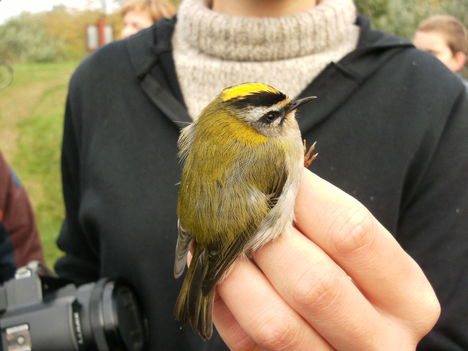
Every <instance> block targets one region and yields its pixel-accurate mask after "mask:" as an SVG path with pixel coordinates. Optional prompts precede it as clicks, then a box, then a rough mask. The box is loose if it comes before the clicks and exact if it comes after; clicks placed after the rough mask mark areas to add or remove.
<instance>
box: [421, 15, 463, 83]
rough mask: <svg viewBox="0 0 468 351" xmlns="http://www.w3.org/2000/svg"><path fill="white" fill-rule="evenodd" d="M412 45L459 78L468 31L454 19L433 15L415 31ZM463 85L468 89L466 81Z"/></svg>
mask: <svg viewBox="0 0 468 351" xmlns="http://www.w3.org/2000/svg"><path fill="white" fill-rule="evenodd" d="M413 43H414V45H415V46H416V47H417V48H418V49H420V50H423V51H426V52H428V53H430V54H432V55H434V56H435V57H437V58H438V59H439V60H440V61H441V62H442V63H443V64H444V65H446V66H447V67H448V68H449V69H450V70H451V71H452V72H454V73H456V74H458V75H459V76H460V78H461V75H460V72H461V70H462V69H463V67H464V66H465V64H466V57H467V54H468V30H467V29H466V27H465V26H464V25H463V23H461V22H460V21H459V20H457V19H456V18H455V17H453V16H449V15H435V16H431V17H429V18H427V19H425V20H424V21H422V22H421V23H420V24H419V26H418V29H417V30H416V33H415V35H414V38H413ZM462 80H463V79H462ZM463 83H464V84H465V86H466V87H467V88H468V81H466V80H463Z"/></svg>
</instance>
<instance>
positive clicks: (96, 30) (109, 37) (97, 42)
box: [86, 16, 114, 51]
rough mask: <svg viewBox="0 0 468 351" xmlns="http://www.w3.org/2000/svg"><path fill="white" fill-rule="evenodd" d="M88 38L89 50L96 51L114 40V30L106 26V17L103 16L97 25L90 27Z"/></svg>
mask: <svg viewBox="0 0 468 351" xmlns="http://www.w3.org/2000/svg"><path fill="white" fill-rule="evenodd" d="M86 37H87V41H86V42H87V47H88V50H89V51H94V50H97V49H99V48H100V47H101V46H104V45H106V44H109V43H110V42H111V41H113V40H114V29H113V28H112V26H111V25H110V24H106V18H105V16H101V17H99V19H98V20H97V22H96V24H89V25H88V27H87V28H86Z"/></svg>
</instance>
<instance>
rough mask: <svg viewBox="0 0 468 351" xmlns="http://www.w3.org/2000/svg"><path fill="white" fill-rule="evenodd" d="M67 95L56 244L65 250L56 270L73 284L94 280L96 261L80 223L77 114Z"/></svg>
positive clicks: (96, 254) (96, 270) (97, 266)
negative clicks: (61, 213) (62, 212)
mask: <svg viewBox="0 0 468 351" xmlns="http://www.w3.org/2000/svg"><path fill="white" fill-rule="evenodd" d="M70 100H71V98H70V96H69V97H68V99H67V106H66V110H65V122H64V132H63V142H62V187H63V196H64V202H65V219H64V221H63V224H62V229H61V232H60V236H59V238H58V241H57V243H58V246H59V248H60V249H61V250H63V251H64V252H65V256H63V257H62V258H60V259H59V260H58V261H57V263H56V265H55V270H56V272H57V273H58V274H59V275H60V276H61V277H63V278H67V279H70V280H72V281H74V282H75V283H78V284H80V283H85V282H89V281H94V280H97V279H98V277H99V260H98V253H97V252H96V249H93V247H92V246H91V245H90V243H89V241H88V238H87V237H86V233H84V232H83V229H82V227H81V225H80V222H79V210H80V194H81V193H80V152H79V151H80V147H79V140H80V138H79V127H78V126H77V121H76V119H77V118H78V117H77V114H76V115H74V114H73V108H72V103H71V101H70Z"/></svg>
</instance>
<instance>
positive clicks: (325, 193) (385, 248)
mask: <svg viewBox="0 0 468 351" xmlns="http://www.w3.org/2000/svg"><path fill="white" fill-rule="evenodd" d="M295 215H296V226H297V227H298V228H299V230H300V231H301V232H302V233H303V234H305V235H306V236H307V237H309V238H310V239H311V240H313V241H314V242H315V243H317V245H318V246H320V247H321V248H322V249H323V250H324V251H325V252H327V254H328V255H330V257H331V258H333V260H334V261H335V262H337V263H338V265H340V266H341V267H342V268H343V269H344V270H345V271H346V272H347V274H348V275H350V276H351V277H352V279H353V281H354V282H355V283H356V284H357V285H358V286H359V288H360V289H361V290H362V291H363V292H364V294H365V295H366V296H367V297H368V298H369V299H370V300H371V301H373V303H374V304H377V305H378V306H379V307H381V308H383V309H385V310H392V311H393V313H395V314H396V315H400V316H407V315H412V314H413V315H414V316H415V317H417V316H418V315H419V314H420V313H421V312H420V311H421V303H427V301H435V302H436V303H437V299H436V297H435V294H434V292H433V291H432V289H431V288H430V285H429V283H428V281H427V279H426V277H425V276H424V274H423V273H422V271H421V269H420V268H419V266H418V265H417V264H416V263H415V262H414V260H413V259H412V258H411V257H410V256H409V255H408V254H406V253H405V251H404V250H403V249H402V248H401V246H400V245H399V244H398V242H397V241H396V240H395V239H394V237H393V236H392V235H391V234H390V233H389V232H388V231H387V230H386V229H385V228H384V227H383V226H382V225H381V224H380V223H379V222H378V221H377V220H376V219H375V218H374V217H373V216H372V215H371V214H370V213H369V211H368V210H367V209H366V208H365V207H364V206H363V205H362V204H360V203H359V202H358V201H357V200H355V199H354V198H352V197H351V196H349V195H347V194H345V193H344V192H343V191H341V190H339V189H338V188H336V187H334V186H333V185H331V184H330V183H328V182H326V181H324V180H323V179H321V178H319V177H318V176H316V175H314V174H312V173H311V172H309V171H307V170H305V173H304V177H303V182H302V185H301V188H300V191H299V194H298V197H297V200H296V208H295ZM429 305H431V306H433V305H432V304H431V303H430V304H429Z"/></svg>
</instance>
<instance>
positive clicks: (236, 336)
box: [213, 294, 256, 350]
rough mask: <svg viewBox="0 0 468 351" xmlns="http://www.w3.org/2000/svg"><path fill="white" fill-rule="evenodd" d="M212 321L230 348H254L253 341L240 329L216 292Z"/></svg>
mask: <svg viewBox="0 0 468 351" xmlns="http://www.w3.org/2000/svg"><path fill="white" fill-rule="evenodd" d="M213 322H214V324H215V326H216V330H217V331H218V333H219V335H220V336H221V338H222V339H223V340H224V342H225V343H226V345H228V346H229V348H230V349H231V350H254V349H255V347H256V344H255V342H254V341H253V340H252V338H251V337H250V336H249V335H248V334H247V333H246V332H245V331H244V330H243V329H242V327H241V326H240V324H239V323H238V322H237V320H236V319H235V318H234V316H233V315H232V313H231V311H229V309H228V307H227V306H226V304H225V303H224V301H223V299H222V298H221V297H220V296H219V295H218V294H216V296H215V302H214V306H213Z"/></svg>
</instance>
